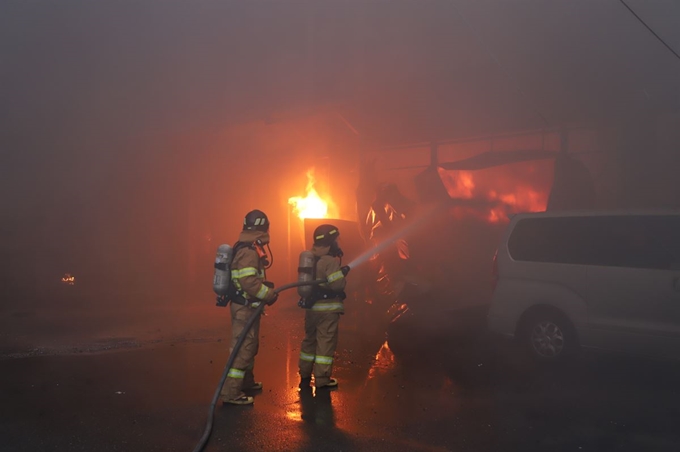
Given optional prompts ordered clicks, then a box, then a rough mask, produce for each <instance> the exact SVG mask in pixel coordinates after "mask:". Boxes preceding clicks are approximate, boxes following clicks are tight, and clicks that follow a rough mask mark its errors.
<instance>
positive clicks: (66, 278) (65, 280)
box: [61, 273, 76, 286]
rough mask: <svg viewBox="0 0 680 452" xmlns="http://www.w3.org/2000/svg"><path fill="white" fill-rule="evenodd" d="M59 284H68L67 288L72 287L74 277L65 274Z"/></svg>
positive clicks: (74, 281) (74, 280)
mask: <svg viewBox="0 0 680 452" xmlns="http://www.w3.org/2000/svg"><path fill="white" fill-rule="evenodd" d="M61 282H63V283H65V284H68V285H69V286H73V285H74V284H75V283H76V277H75V276H73V275H71V274H70V273H66V274H65V275H64V276H63V277H62V278H61Z"/></svg>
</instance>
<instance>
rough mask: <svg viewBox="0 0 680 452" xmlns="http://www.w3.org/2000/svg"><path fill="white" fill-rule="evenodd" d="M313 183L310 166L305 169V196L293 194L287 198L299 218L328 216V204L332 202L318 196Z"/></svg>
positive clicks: (314, 181)
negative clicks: (308, 168) (307, 169)
mask: <svg viewBox="0 0 680 452" xmlns="http://www.w3.org/2000/svg"><path fill="white" fill-rule="evenodd" d="M315 183H316V179H315V178H314V168H312V169H310V170H309V171H307V189H306V192H307V194H306V195H305V197H302V196H293V197H291V198H288V204H290V205H291V206H293V211H294V212H295V214H296V215H297V216H298V217H300V219H301V220H304V219H305V218H328V217H329V215H328V212H329V204H330V205H331V207H333V202H332V201H331V200H330V199H328V201H326V200H324V199H323V198H321V196H319V193H317V191H316V189H315V188H314V185H315Z"/></svg>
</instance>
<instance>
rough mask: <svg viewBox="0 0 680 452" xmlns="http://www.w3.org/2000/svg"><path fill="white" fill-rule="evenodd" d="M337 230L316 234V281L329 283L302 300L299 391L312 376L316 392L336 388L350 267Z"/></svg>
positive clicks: (323, 229)
mask: <svg viewBox="0 0 680 452" xmlns="http://www.w3.org/2000/svg"><path fill="white" fill-rule="evenodd" d="M339 235H340V232H339V231H338V228H337V227H335V226H333V225H330V224H323V225H321V226H319V227H317V228H316V230H315V231H314V246H313V247H312V250H311V252H312V254H313V255H314V259H315V261H316V262H315V267H314V268H315V274H314V278H313V279H325V280H326V281H327V282H326V283H324V284H321V285H319V286H315V287H314V289H313V291H312V295H311V296H310V297H308V298H307V299H305V300H301V304H300V306H301V307H303V308H304V309H305V338H304V339H303V341H302V346H301V347H300V363H299V368H300V387H305V386H309V385H310V383H311V378H312V373H313V374H314V386H316V387H317V388H335V387H337V386H338V381H337V380H336V379H335V378H332V377H331V374H332V371H333V355H334V354H335V349H336V347H337V345H338V323H339V321H340V315H341V314H344V312H345V309H344V304H343V300H344V299H345V292H344V288H345V284H346V281H345V276H346V275H347V273H349V267H341V261H340V258H341V257H342V250H341V249H340V247H339V246H338V237H339Z"/></svg>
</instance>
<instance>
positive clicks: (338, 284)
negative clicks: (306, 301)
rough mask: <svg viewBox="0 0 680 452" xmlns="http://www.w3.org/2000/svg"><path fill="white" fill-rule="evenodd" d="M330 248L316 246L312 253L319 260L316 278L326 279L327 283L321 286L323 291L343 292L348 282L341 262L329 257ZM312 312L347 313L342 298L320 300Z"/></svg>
mask: <svg viewBox="0 0 680 452" xmlns="http://www.w3.org/2000/svg"><path fill="white" fill-rule="evenodd" d="M329 250H330V247H328V246H314V247H312V253H313V254H314V255H315V256H317V257H318V258H319V260H318V261H317V263H316V278H317V279H325V280H326V281H328V282H327V283H324V284H320V285H319V287H321V288H323V289H330V290H332V291H334V292H342V291H343V290H344V289H345V285H346V284H347V280H346V279H345V275H343V274H342V271H340V260H339V259H337V258H335V257H333V256H331V255H329V254H328V252H329ZM311 309H312V311H318V312H339V313H341V314H342V313H344V312H345V305H344V303H343V302H342V299H341V298H340V297H336V298H328V299H325V300H319V301H317V302H316V303H314V306H312V308H311Z"/></svg>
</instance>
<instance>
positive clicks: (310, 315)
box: [299, 309, 340, 388]
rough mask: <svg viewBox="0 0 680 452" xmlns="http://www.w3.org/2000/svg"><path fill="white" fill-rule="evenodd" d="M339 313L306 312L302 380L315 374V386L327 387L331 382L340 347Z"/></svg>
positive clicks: (302, 347)
mask: <svg viewBox="0 0 680 452" xmlns="http://www.w3.org/2000/svg"><path fill="white" fill-rule="evenodd" d="M338 323H340V313H339V312H316V311H312V310H309V309H308V310H305V338H304V339H303V340H302V346H301V347H300V364H299V367H300V378H310V377H311V376H312V372H313V373H314V386H316V387H317V388H318V387H320V386H325V385H327V384H328V383H330V381H331V373H332V372H333V355H334V354H335V349H336V347H337V346H338Z"/></svg>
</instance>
